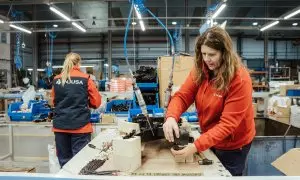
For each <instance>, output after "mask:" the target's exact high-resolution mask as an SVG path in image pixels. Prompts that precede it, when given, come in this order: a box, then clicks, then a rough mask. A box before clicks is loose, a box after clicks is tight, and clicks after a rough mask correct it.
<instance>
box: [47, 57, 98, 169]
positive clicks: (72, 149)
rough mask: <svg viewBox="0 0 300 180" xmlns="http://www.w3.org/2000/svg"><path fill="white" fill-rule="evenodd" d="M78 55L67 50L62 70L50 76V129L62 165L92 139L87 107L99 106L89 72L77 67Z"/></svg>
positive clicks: (89, 114) (78, 63) (89, 113)
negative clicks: (51, 104) (54, 75)
mask: <svg viewBox="0 0 300 180" xmlns="http://www.w3.org/2000/svg"><path fill="white" fill-rule="evenodd" d="M80 62H81V57H80V55H79V54H76V53H69V54H67V56H66V58H65V62H64V65H63V69H62V72H61V74H59V75H57V76H56V77H55V78H54V80H53V87H52V91H51V96H52V98H53V105H54V107H55V108H54V117H53V129H52V130H53V132H54V134H55V143H56V150H57V157H58V160H59V164H60V166H61V167H63V166H64V165H65V164H66V163H67V162H68V161H69V160H70V159H71V158H72V157H73V156H75V155H76V154H77V153H78V152H79V151H80V150H81V149H82V148H83V147H84V146H85V145H87V144H88V143H89V142H90V141H91V133H92V132H93V128H92V124H91V123H90V116H91V112H90V108H94V109H96V108H98V107H99V106H100V104H101V96H100V94H99V92H98V90H97V88H96V86H95V83H94V82H93V80H92V79H91V78H90V77H89V75H88V74H85V73H83V72H81V71H80Z"/></svg>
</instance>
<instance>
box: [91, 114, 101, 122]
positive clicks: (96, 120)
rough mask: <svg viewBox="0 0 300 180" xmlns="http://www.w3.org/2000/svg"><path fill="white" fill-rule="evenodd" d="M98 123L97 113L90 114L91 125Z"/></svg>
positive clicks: (98, 116)
mask: <svg viewBox="0 0 300 180" xmlns="http://www.w3.org/2000/svg"><path fill="white" fill-rule="evenodd" d="M99 121H100V114H98V113H91V119H90V122H91V123H98V122H99Z"/></svg>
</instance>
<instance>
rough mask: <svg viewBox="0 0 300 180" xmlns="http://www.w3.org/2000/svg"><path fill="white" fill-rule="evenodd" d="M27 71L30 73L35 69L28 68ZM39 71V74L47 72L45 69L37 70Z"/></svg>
mask: <svg viewBox="0 0 300 180" xmlns="http://www.w3.org/2000/svg"><path fill="white" fill-rule="evenodd" d="M27 70H28V71H33V69H32V68H28V69H27ZM37 71H39V72H44V71H45V69H37Z"/></svg>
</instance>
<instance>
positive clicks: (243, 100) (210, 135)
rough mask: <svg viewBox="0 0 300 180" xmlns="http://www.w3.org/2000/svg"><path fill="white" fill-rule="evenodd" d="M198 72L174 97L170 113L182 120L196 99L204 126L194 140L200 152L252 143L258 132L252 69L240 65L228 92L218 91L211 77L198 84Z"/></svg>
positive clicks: (193, 74)
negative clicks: (255, 118)
mask: <svg viewBox="0 0 300 180" xmlns="http://www.w3.org/2000/svg"><path fill="white" fill-rule="evenodd" d="M195 73H196V71H195V69H193V70H192V71H191V72H190V74H189V76H188V77H187V79H186V81H185V83H184V84H183V85H182V86H181V88H180V90H179V91H178V92H176V93H175V95H174V96H173V97H172V99H171V102H170V104H169V107H168V111H167V115H166V117H174V118H175V119H176V120H179V118H180V116H181V114H182V113H183V112H185V111H186V110H187V109H188V107H189V106H190V105H191V104H192V103H193V102H194V101H195V105H196V108H197V112H198V118H199V125H200V127H201V130H202V135H201V136H200V137H199V138H198V139H197V140H195V142H194V144H195V145H196V147H197V149H198V151H199V152H201V151H205V150H206V149H208V148H211V147H215V148H216V149H221V150H233V149H238V148H241V147H242V146H244V145H246V144H248V143H250V142H251V141H252V140H253V138H254V136H255V133H256V132H255V124H254V115H253V107H252V81H251V79H250V76H249V73H248V71H247V70H246V69H245V68H244V67H240V68H239V69H238V71H237V73H236V75H235V77H234V78H233V80H232V81H231V83H230V86H229V91H228V92H227V93H220V92H218V91H216V89H215V88H213V86H212V81H209V80H208V78H206V79H205V80H204V81H203V82H202V83H201V85H197V84H196V83H195V81H194V80H195ZM206 74H207V73H206ZM206 77H208V75H206Z"/></svg>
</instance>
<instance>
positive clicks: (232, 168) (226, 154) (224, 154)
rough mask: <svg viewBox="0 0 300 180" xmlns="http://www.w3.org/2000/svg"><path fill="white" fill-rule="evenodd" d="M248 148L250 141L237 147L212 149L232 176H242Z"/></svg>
mask: <svg viewBox="0 0 300 180" xmlns="http://www.w3.org/2000/svg"><path fill="white" fill-rule="evenodd" d="M250 148H251V143H249V144H247V145H245V146H243V147H242V148H239V149H234V150H220V149H215V148H212V151H213V152H214V153H215V154H216V156H217V157H218V159H219V160H220V161H221V163H222V164H223V166H224V167H225V168H226V169H227V170H228V171H229V172H230V173H231V175H232V176H242V175H243V171H244V169H245V165H246V160H247V156H248V153H249V151H250Z"/></svg>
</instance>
